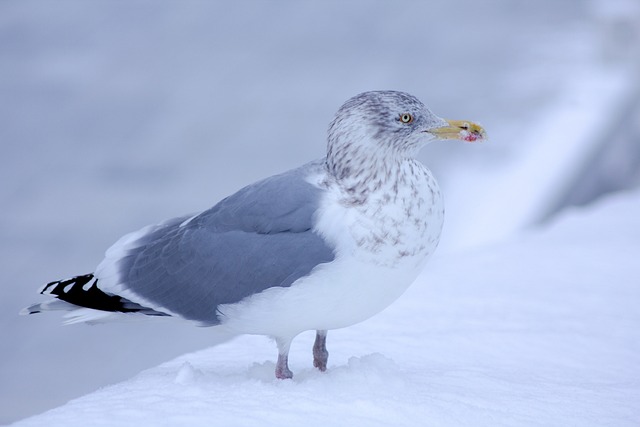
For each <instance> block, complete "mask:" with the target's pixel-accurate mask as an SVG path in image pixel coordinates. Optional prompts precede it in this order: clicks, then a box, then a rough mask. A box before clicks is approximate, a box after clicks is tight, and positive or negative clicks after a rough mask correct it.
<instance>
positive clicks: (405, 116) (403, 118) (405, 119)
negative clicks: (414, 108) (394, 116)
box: [400, 113, 413, 123]
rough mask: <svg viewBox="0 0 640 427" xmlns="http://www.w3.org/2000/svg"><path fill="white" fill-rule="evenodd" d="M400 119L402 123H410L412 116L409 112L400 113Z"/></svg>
mask: <svg viewBox="0 0 640 427" xmlns="http://www.w3.org/2000/svg"><path fill="white" fill-rule="evenodd" d="M400 121H401V122H402V123H411V122H412V121H413V116H412V115H411V114H409V113H404V114H401V115H400Z"/></svg>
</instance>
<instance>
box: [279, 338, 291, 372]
mask: <svg viewBox="0 0 640 427" xmlns="http://www.w3.org/2000/svg"><path fill="white" fill-rule="evenodd" d="M276 343H277V344H278V362H277V363H276V378H278V379H279V380H288V379H291V378H293V372H291V370H290V369H289V347H290V346H291V340H285V339H282V338H276Z"/></svg>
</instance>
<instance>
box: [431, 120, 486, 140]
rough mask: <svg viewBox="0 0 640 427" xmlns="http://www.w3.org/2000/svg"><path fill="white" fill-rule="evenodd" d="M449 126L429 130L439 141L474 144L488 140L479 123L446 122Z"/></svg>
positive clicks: (464, 121)
mask: <svg viewBox="0 0 640 427" xmlns="http://www.w3.org/2000/svg"><path fill="white" fill-rule="evenodd" d="M445 121H446V122H447V123H449V125H448V126H443V127H440V128H435V129H431V130H429V133H432V134H434V135H435V136H436V137H437V138H438V139H459V140H461V141H467V142H474V141H482V140H484V139H487V133H486V132H485V131H484V128H483V127H482V126H480V125H479V124H477V123H473V122H469V121H466V120H445Z"/></svg>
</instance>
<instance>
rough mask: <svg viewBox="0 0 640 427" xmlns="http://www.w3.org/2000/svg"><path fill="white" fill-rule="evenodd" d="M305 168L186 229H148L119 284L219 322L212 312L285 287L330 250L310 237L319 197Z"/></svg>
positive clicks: (173, 224) (180, 225) (328, 257)
mask: <svg viewBox="0 0 640 427" xmlns="http://www.w3.org/2000/svg"><path fill="white" fill-rule="evenodd" d="M318 167H320V166H319V163H310V164H307V165H305V166H303V167H301V168H298V169H294V170H292V171H289V172H286V173H284V174H281V175H276V176H273V177H271V178H267V179H265V180H262V181H259V182H257V183H255V184H252V185H250V186H247V187H245V188H243V189H242V190H240V191H238V192H237V193H235V194H234V195H232V196H230V197H227V198H226V199H224V200H222V201H221V202H220V203H218V204H217V205H216V206H214V207H213V208H211V209H209V210H207V211H205V212H203V213H201V214H200V215H198V216H196V217H194V218H193V219H191V220H189V221H187V222H185V221H184V218H179V219H176V220H173V221H170V222H167V223H165V224H164V225H162V226H161V227H159V228H155V229H153V231H151V232H150V233H149V234H147V235H144V236H143V237H141V238H140V239H139V240H138V241H137V242H136V244H135V245H134V246H135V247H134V248H133V249H132V250H131V251H129V252H128V253H127V254H126V255H125V256H123V257H122V258H120V259H119V260H118V261H117V262H118V265H117V271H118V275H119V276H120V277H119V282H120V284H121V285H122V286H124V287H125V288H127V289H128V290H131V291H133V293H135V294H137V295H139V296H141V297H143V298H144V299H145V300H146V301H149V302H152V303H154V304H157V305H158V306H160V307H165V308H167V309H169V310H171V311H172V312H173V313H176V314H179V315H181V316H182V317H184V318H187V319H189V320H195V321H199V322H202V323H203V324H209V325H214V324H217V323H219V319H218V317H217V311H216V307H217V306H218V305H221V304H229V303H235V302H238V301H240V300H242V299H243V298H245V297H248V296H250V295H253V294H256V293H259V292H261V291H263V290H265V289H267V288H270V287H274V286H282V287H286V286H290V285H291V284H292V283H293V282H295V281H296V280H297V279H299V278H300V277H303V276H305V275H308V274H309V273H310V272H311V270H312V269H313V268H314V267H315V266H317V265H318V264H322V263H327V262H331V261H332V260H333V259H334V252H333V248H332V247H330V246H329V245H328V244H327V242H326V241H325V240H324V239H323V238H322V237H321V236H319V235H318V234H316V233H315V232H314V231H313V229H312V228H313V221H314V214H315V212H316V210H317V209H318V204H319V201H320V197H321V190H320V189H318V188H316V187H315V186H313V185H311V184H309V183H308V182H306V181H305V179H304V178H305V176H307V175H308V174H309V173H310V172H312V171H313V170H314V169H317V168H318Z"/></svg>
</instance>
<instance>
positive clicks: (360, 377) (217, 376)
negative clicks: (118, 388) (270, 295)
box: [167, 353, 407, 392]
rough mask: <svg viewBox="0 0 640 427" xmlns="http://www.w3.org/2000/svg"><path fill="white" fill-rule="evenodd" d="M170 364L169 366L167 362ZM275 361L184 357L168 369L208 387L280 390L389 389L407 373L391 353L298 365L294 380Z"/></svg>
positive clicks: (175, 378) (185, 381) (181, 379)
mask: <svg viewBox="0 0 640 427" xmlns="http://www.w3.org/2000/svg"><path fill="white" fill-rule="evenodd" d="M167 368H168V366H167ZM274 371H275V363H273V362H272V361H266V362H262V363H253V364H251V365H250V366H248V367H246V368H244V369H242V368H240V367H238V368H231V369H229V368H224V367H212V366H206V364H202V365H200V364H198V362H197V361H194V362H192V361H188V360H183V361H181V362H179V363H177V364H175V365H173V366H171V369H169V370H168V372H167V374H168V375H170V377H171V378H172V382H174V383H175V384H178V385H181V386H196V387H198V386H200V387H208V386H215V385H222V384H234V385H236V386H238V385H242V386H243V387H247V388H250V387H252V386H253V387H256V388H261V389H264V388H265V387H266V388H274V389H279V390H283V389H284V390H286V389H289V390H291V391H294V390H295V389H317V388H319V387H320V388H324V387H327V388H333V387H332V385H339V386H340V388H341V390H343V391H345V387H346V388H348V389H351V390H352V391H357V390H358V389H361V390H362V391H366V392H370V391H371V390H372V389H383V388H384V389H386V390H387V391H388V390H389V388H394V387H399V388H402V387H404V386H405V380H404V379H405V378H407V373H406V372H403V370H402V369H401V368H400V367H399V366H398V365H397V364H396V363H395V362H394V361H393V360H392V359H389V358H388V357H386V356H384V355H382V354H380V353H373V354H369V355H365V356H360V357H351V358H349V360H348V361H347V363H346V364H342V365H336V366H333V365H330V366H329V368H328V369H327V371H326V372H320V371H319V370H317V369H315V368H312V367H309V368H306V369H298V370H296V371H295V373H294V377H293V379H291V380H278V379H276V378H275V376H274Z"/></svg>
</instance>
